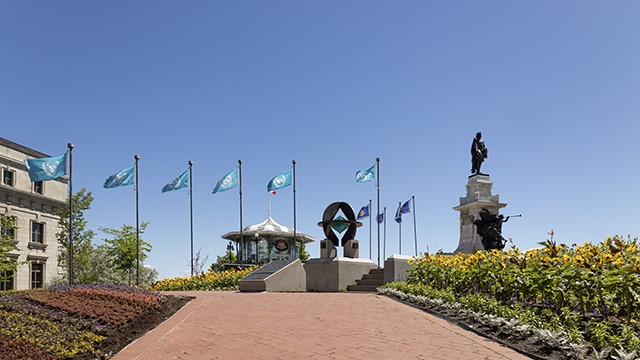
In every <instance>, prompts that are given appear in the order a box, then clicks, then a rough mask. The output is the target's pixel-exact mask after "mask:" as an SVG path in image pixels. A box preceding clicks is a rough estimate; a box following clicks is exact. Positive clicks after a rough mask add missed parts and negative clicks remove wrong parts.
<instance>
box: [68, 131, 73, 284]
mask: <svg viewBox="0 0 640 360" xmlns="http://www.w3.org/2000/svg"><path fill="white" fill-rule="evenodd" d="M67 147H68V148H69V285H73V154H72V153H73V143H68V144H67Z"/></svg>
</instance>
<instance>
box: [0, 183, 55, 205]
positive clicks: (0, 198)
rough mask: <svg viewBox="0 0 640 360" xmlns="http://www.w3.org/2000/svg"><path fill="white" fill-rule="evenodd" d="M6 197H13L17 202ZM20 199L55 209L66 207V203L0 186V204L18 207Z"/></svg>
mask: <svg viewBox="0 0 640 360" xmlns="http://www.w3.org/2000/svg"><path fill="white" fill-rule="evenodd" d="M8 197H15V198H17V201H9V199H8ZM20 199H24V200H26V201H28V202H36V203H39V204H43V205H48V206H51V207H56V208H63V207H66V206H67V202H66V201H61V200H56V199H52V198H50V197H47V196H44V195H40V194H37V193H31V192H27V191H24V190H20V189H16V188H14V187H11V186H7V185H2V184H0V202H2V203H6V204H13V205H17V206H20V205H21V202H20Z"/></svg>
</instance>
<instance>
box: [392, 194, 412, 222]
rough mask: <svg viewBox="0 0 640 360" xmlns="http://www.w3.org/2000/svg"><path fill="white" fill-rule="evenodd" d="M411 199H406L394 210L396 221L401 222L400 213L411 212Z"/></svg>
mask: <svg viewBox="0 0 640 360" xmlns="http://www.w3.org/2000/svg"><path fill="white" fill-rule="evenodd" d="M410 202H411V199H409V200H407V201H406V202H405V203H404V204H402V206H399V207H398V210H396V222H397V223H401V222H402V214H409V213H410V212H411V204H410Z"/></svg>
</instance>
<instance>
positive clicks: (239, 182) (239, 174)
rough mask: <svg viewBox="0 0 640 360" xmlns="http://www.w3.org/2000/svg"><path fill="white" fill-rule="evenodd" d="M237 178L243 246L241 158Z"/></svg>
mask: <svg viewBox="0 0 640 360" xmlns="http://www.w3.org/2000/svg"><path fill="white" fill-rule="evenodd" d="M238 178H239V181H238V192H239V194H240V244H242V246H244V234H243V233H242V160H238ZM245 250H246V246H245ZM244 254H245V255H244V256H245V257H246V256H247V255H246V251H245V252H244Z"/></svg>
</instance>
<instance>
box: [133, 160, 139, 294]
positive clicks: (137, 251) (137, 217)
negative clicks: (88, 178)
mask: <svg viewBox="0 0 640 360" xmlns="http://www.w3.org/2000/svg"><path fill="white" fill-rule="evenodd" d="M133 159H134V160H135V161H136V162H135V165H136V185H135V186H136V286H140V217H139V213H138V160H140V156H138V154H135V155H133Z"/></svg>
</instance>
